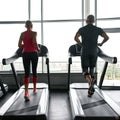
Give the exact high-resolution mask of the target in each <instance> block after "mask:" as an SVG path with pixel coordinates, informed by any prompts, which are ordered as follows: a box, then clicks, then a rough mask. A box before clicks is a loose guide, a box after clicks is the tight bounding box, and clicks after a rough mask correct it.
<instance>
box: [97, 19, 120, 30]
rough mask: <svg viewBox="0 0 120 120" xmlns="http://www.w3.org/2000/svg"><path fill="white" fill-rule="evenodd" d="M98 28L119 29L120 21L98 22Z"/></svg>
mask: <svg viewBox="0 0 120 120" xmlns="http://www.w3.org/2000/svg"><path fill="white" fill-rule="evenodd" d="M97 26H101V27H104V28H119V27H120V20H107V21H97Z"/></svg>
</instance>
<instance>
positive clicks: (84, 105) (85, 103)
mask: <svg viewBox="0 0 120 120" xmlns="http://www.w3.org/2000/svg"><path fill="white" fill-rule="evenodd" d="M80 50H81V47H80V46H79V45H78V44H74V45H71V46H70V48H69V58H68V62H69V64H68V89H69V97H70V105H71V109H72V116H73V120H94V119H95V120H96V119H101V120H118V119H120V106H118V105H117V104H116V103H115V102H114V101H113V100H112V99H111V98H110V97H108V96H107V95H106V94H105V93H104V92H103V91H102V89H101V87H102V83H103V80H104V76H105V73H106V69H107V66H108V63H111V64H116V63H117V58H116V57H110V56H108V55H106V54H104V53H103V51H102V50H101V49H100V48H98V56H99V57H101V58H102V59H103V60H104V61H105V64H104V68H103V72H102V75H101V78H100V82H99V85H95V92H94V94H93V96H92V97H88V96H87V94H88V83H71V81H70V73H71V72H70V69H71V64H72V57H80Z"/></svg>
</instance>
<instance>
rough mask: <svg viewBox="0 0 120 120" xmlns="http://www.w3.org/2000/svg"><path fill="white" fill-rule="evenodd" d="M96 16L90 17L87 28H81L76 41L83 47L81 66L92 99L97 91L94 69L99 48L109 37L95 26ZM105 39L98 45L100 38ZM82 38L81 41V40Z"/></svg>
mask: <svg viewBox="0 0 120 120" xmlns="http://www.w3.org/2000/svg"><path fill="white" fill-rule="evenodd" d="M93 23H94V16H93V15H88V16H87V19H86V24H87V25H86V26H84V27H81V28H80V29H79V30H78V32H77V33H76V35H75V38H74V39H75V41H76V42H77V43H78V44H79V45H81V47H82V48H81V66H82V70H83V75H84V77H85V79H86V80H87V81H88V84H89V89H88V96H89V97H90V96H91V95H92V94H93V93H94V91H95V89H94V86H93V85H94V84H95V82H96V80H95V79H94V68H95V66H96V61H97V47H98V46H102V45H103V44H104V43H105V42H106V41H107V40H108V39H109V37H108V35H107V34H106V33H105V32H104V31H103V29H102V28H99V27H96V26H95V25H93ZM99 35H100V36H101V37H103V40H102V42H101V43H98V36H99ZM79 37H81V41H80V39H79Z"/></svg>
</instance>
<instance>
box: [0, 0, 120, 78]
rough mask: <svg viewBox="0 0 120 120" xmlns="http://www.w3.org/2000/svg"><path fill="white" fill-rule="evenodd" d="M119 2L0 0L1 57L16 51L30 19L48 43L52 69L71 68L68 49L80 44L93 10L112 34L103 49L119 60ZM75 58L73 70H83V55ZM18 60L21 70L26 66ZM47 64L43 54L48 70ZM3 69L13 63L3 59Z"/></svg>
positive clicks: (39, 38)
mask: <svg viewBox="0 0 120 120" xmlns="http://www.w3.org/2000/svg"><path fill="white" fill-rule="evenodd" d="M6 3H7V4H6ZM119 4H120V0H0V33H1V34H0V38H1V44H0V60H1V61H2V58H7V57H10V56H11V55H13V54H14V52H15V51H16V49H17V48H18V47H17V44H18V39H19V35H20V33H21V32H22V31H24V30H25V27H24V23H25V21H26V20H28V19H30V20H32V22H33V30H34V31H37V33H38V34H37V41H38V43H40V44H44V45H45V46H47V47H48V50H49V58H50V72H67V70H68V49H69V47H70V46H71V45H72V44H76V42H75V41H74V36H75V33H76V32H77V30H78V29H79V28H80V27H82V26H83V25H85V24H86V23H85V16H86V15H87V14H93V15H95V18H96V21H95V25H97V26H99V27H102V28H104V29H105V30H106V29H107V32H108V35H109V37H110V40H109V41H108V42H107V43H106V44H104V45H103V46H102V47H101V49H102V50H103V51H104V52H105V53H106V54H108V55H110V56H116V57H117V58H118V64H119V61H120V55H119V52H118V51H119V38H120V31H119V29H118V30H117V33H116V32H115V30H116V29H117V28H120V13H119V12H118V11H119V9H120V7H119ZM114 6H115V7H114ZM101 7H102V8H101ZM100 40H101V38H99V41H100ZM74 59H75V62H74V63H73V65H72V72H81V65H80V58H74ZM98 62H100V66H99V65H98V67H97V68H98V69H101V68H100V67H101V62H104V61H101V60H99V61H98ZM15 64H16V67H17V68H16V69H17V70H23V65H22V59H19V60H17V61H16V62H15ZM118 64H117V65H116V66H117V68H116V69H117V70H119V67H118V66H119V65H118ZM42 65H43V66H42ZM44 66H45V62H44V60H43V59H41V58H40V59H39V67H38V71H39V72H46V69H45V67H44ZM109 68H110V67H109ZM0 69H1V70H10V67H8V66H4V67H3V66H2V63H1V67H0ZM98 71H99V70H98ZM108 73H110V72H108ZM109 78H110V77H109ZM115 79H116V78H115ZM117 79H118V77H117Z"/></svg>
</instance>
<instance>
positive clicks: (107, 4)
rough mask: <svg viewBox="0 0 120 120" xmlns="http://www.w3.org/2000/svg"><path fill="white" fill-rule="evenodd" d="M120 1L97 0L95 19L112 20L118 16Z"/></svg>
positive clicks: (119, 13) (119, 14)
mask: <svg viewBox="0 0 120 120" xmlns="http://www.w3.org/2000/svg"><path fill="white" fill-rule="evenodd" d="M118 11H120V0H97V17H98V18H111V17H112V18H113V17H119V16H120V12H118Z"/></svg>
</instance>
